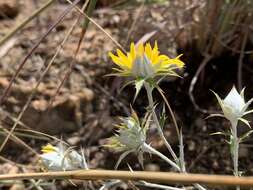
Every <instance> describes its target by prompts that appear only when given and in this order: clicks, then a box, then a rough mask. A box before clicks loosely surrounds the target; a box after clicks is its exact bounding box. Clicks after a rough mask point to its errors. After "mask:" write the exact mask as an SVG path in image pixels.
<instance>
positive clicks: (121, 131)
mask: <svg viewBox="0 0 253 190" xmlns="http://www.w3.org/2000/svg"><path fill="white" fill-rule="evenodd" d="M149 121H150V115H149V114H146V116H145V118H144V119H143V121H142V122H140V120H139V118H138V116H137V115H136V113H135V112H134V111H132V115H131V116H130V117H127V118H122V123H121V124H120V125H117V126H116V127H117V129H118V130H117V134H115V135H114V136H113V137H111V138H110V139H109V141H110V142H109V144H107V145H106V146H107V147H109V148H113V149H115V150H118V151H124V153H122V154H121V156H120V157H119V159H118V162H117V164H116V166H115V168H117V167H118V165H119V164H120V162H121V161H122V160H123V159H124V158H125V157H126V156H127V155H128V154H130V153H132V152H134V153H137V154H138V155H137V158H138V160H139V163H140V164H141V165H142V166H143V150H142V148H143V147H144V145H145V144H146V143H145V141H146V131H147V129H148V127H149Z"/></svg>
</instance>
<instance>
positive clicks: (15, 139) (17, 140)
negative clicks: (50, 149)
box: [0, 126, 38, 155]
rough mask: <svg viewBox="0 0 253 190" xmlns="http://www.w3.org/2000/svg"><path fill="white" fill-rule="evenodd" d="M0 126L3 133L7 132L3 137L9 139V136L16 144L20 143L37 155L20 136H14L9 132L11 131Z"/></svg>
mask: <svg viewBox="0 0 253 190" xmlns="http://www.w3.org/2000/svg"><path fill="white" fill-rule="evenodd" d="M0 128H2V129H3V131H4V132H5V134H7V136H6V138H5V139H7V137H8V139H9V138H12V139H13V141H15V142H16V143H17V144H20V145H22V146H24V147H25V148H26V149H27V150H29V151H31V152H32V153H34V154H35V155H38V153H37V152H36V151H35V150H34V149H33V148H32V147H30V146H29V145H28V144H26V143H25V142H24V141H22V140H21V139H20V138H18V137H16V136H15V135H13V134H12V133H11V131H9V130H7V129H5V128H3V127H1V126H0Z"/></svg>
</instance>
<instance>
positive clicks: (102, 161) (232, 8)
mask: <svg viewBox="0 0 253 190" xmlns="http://www.w3.org/2000/svg"><path fill="white" fill-rule="evenodd" d="M91 2H93V0H91V1H90V2H89V3H90V4H91ZM95 3H96V5H95V4H94V5H95V8H94V9H93V10H91V11H90V12H89V11H87V9H86V13H87V14H88V15H90V16H91V18H92V19H93V21H94V22H95V23H96V24H94V23H92V22H91V23H89V25H88V24H87V20H85V19H84V16H83V15H81V16H80V13H79V12H78V11H77V10H76V9H72V10H70V8H69V7H70V3H69V2H68V1H65V0H58V1H57V0H51V1H47V0H40V1H38V0H0V95H1V96H2V97H1V105H0V129H1V131H0V142H1V144H2V145H3V142H4V139H5V138H6V136H7V135H8V134H9V132H10V131H11V130H12V129H13V126H14V125H15V130H13V134H14V136H12V135H11V136H10V139H9V140H8V142H7V143H6V144H5V145H4V146H2V147H1V148H0V159H1V164H0V173H2V174H3V173H18V172H27V171H34V170H36V169H34V168H33V166H36V165H37V162H38V159H37V157H36V156H35V155H36V152H37V153H40V147H41V145H44V144H46V143H47V142H51V143H55V142H56V140H55V139H53V138H52V137H51V136H54V137H57V138H60V139H62V140H64V141H66V142H67V143H69V144H70V145H71V146H76V147H78V148H80V147H83V148H84V149H85V154H86V155H87V159H88V161H89V166H90V168H105V169H112V168H113V167H114V165H115V163H116V161H117V159H118V156H119V155H120V154H119V153H114V152H112V151H111V150H108V149H107V148H104V147H103V146H102V145H104V144H105V143H106V139H107V138H108V137H110V136H111V135H112V134H113V133H114V131H113V128H114V124H115V123H117V122H118V121H119V119H118V117H119V116H128V115H129V113H130V108H129V107H130V105H132V107H133V108H134V109H135V110H136V111H137V113H138V114H139V115H140V116H143V114H144V113H145V107H146V106H147V99H146V94H145V92H144V91H143V92H142V91H141V92H140V93H141V94H140V95H139V96H138V98H137V99H136V101H135V102H133V97H134V92H135V89H134V87H133V86H131V85H130V86H127V87H126V88H124V89H123V90H121V87H122V86H123V85H124V84H125V83H126V82H127V79H121V78H115V77H108V76H105V75H107V74H109V73H111V72H112V67H113V66H114V65H113V63H112V62H111V60H110V59H109V57H108V52H109V51H114V50H115V49H116V48H117V44H115V43H114V41H113V40H115V41H117V42H118V43H119V44H121V45H122V46H123V47H124V48H125V49H126V50H129V46H130V42H138V41H141V42H151V44H154V42H155V41H157V42H158V46H159V48H160V51H161V52H162V53H163V54H166V55H168V56H169V57H172V58H173V57H176V56H177V55H179V54H183V56H182V60H183V61H184V62H185V63H186V67H185V69H184V71H180V73H179V74H180V75H181V76H182V78H167V79H165V80H164V81H163V82H162V83H161V88H162V89H163V90H164V92H165V94H166V98H168V101H169V102H170V104H171V106H172V108H173V110H174V112H175V114H176V119H177V120H178V123H179V126H180V127H182V129H183V136H184V143H185V159H186V168H187V171H188V172H192V173H208V174H214V173H215V174H232V162H231V158H230V153H229V146H228V145H227V143H226V141H225V138H226V137H223V136H212V135H210V134H211V133H214V132H217V131H226V130H228V125H229V124H228V122H227V121H225V120H224V119H222V118H221V119H220V118H215V119H212V118H211V119H207V120H206V119H205V118H206V117H207V116H208V115H209V114H210V113H217V112H219V111H220V110H219V106H218V105H217V101H216V99H215V97H214V95H213V94H212V93H211V91H210V90H214V91H215V92H217V93H218V94H220V95H221V97H224V96H225V95H226V94H227V93H228V92H229V91H230V89H231V88H232V86H233V85H235V86H236V87H237V89H238V90H241V89H242V88H243V87H246V90H245V95H246V100H248V99H249V98H251V97H253V85H252V82H253V75H252V73H253V66H252V61H253V33H252V30H253V23H252V20H253V15H252V13H253V12H252V10H253V1H251V0H215V1H214V0H143V1H141V0H139V1H138V0H98V1H97V2H95ZM45 4H47V6H46V7H45V9H43V10H40V11H39V12H38V11H37V10H38V9H40V8H41V7H43V6H45ZM84 4H85V1H80V2H79V3H78V4H77V5H78V6H79V7H80V9H81V7H82V6H83V5H84ZM88 6H89V5H88ZM64 11H65V12H66V14H64ZM34 14H35V15H34ZM32 15H33V16H32ZM61 16H62V17H61ZM61 18H63V19H62V20H61ZM24 20H28V21H29V22H27V23H25V24H24ZM57 22H58V24H56V23H57ZM21 23H23V25H22V24H21ZM20 24H21V27H17V26H20ZM96 25H99V26H100V28H99V27H97V26H96ZM84 26H86V28H85V27H84ZM15 28H17V29H16V30H13V29H15ZM50 28H52V30H51V32H50V34H49V35H47V36H45V34H46V33H47V31H48V30H49V29H50ZM71 28H72V29H71ZM70 30H71V31H70ZM10 32H12V34H11V35H10V36H9V37H8V38H6V36H8V34H10ZM108 36H109V37H108ZM66 37H68V38H67V39H66ZM112 38H113V40H112ZM63 41H65V43H64V44H62V43H63ZM35 47H36V48H35ZM32 49H33V50H34V51H31V50H32ZM56 53H58V55H57V56H55V54H56ZM54 56H55V57H54ZM26 57H27V58H28V59H27V60H25V64H23V63H24V59H25V58H26ZM22 64H23V66H22V67H20V65H22ZM17 73H18V74H17ZM15 75H17V76H16V77H15V80H13V83H12V82H10V81H11V79H12V78H13V76H15ZM10 84H11V85H12V86H11V88H10V91H9V93H7V94H5V92H6V89H7V88H8V86H10ZM38 84H39V85H38ZM155 99H156V101H157V102H161V101H162V97H161V96H160V95H159V93H157V92H155ZM161 110H162V104H158V106H157V111H161ZM247 119H248V120H250V121H252V120H253V118H252V116H250V115H249V116H248V118H247ZM17 120H18V122H17ZM164 130H165V135H166V137H167V139H168V141H169V142H170V143H171V144H172V145H173V147H174V149H175V150H176V151H177V149H178V140H177V138H176V135H175V128H174V126H173V123H172V121H171V119H170V118H168V119H167V121H166V126H165V128H164ZM240 130H241V131H239V132H240V133H244V132H245V131H247V130H248V128H247V127H245V126H243V125H242V127H241V128H240ZM41 133H45V134H47V135H48V136H46V135H43V134H41ZM149 133H150V138H149V142H150V143H152V145H153V146H154V147H155V148H157V149H158V150H160V151H161V152H163V153H164V154H168V152H167V151H166V147H165V146H164V145H163V143H162V141H161V140H160V138H159V137H158V135H157V133H156V132H155V130H154V129H153V128H152V127H151V130H150V131H149ZM252 140H253V139H252V138H249V139H248V140H247V141H246V142H244V143H243V144H242V145H241V147H240V153H239V157H240V158H239V159H240V162H239V163H240V164H239V168H241V169H244V171H245V173H244V175H252V174H253V154H252ZM112 154H113V155H114V156H112ZM127 163H128V164H129V165H130V166H131V167H132V168H133V169H134V170H141V166H140V165H139V163H138V161H137V158H136V156H135V155H132V156H129V157H128V158H127V159H126V160H124V161H123V163H122V164H121V165H120V169H128V166H127ZM144 166H145V169H146V170H151V171H169V170H170V168H169V167H168V166H167V165H166V163H164V162H162V161H161V160H159V159H158V158H156V157H149V156H147V157H146V159H145V164H144ZM57 184H58V186H57V189H69V188H71V189H72V188H75V187H73V186H71V184H69V183H68V182H66V181H63V182H57ZM99 184H102V182H101V181H98V182H94V183H88V182H87V184H85V185H86V186H87V187H88V189H96V188H97V187H98V186H99ZM78 185H80V186H83V184H78ZM1 187H2V188H5V189H12V190H17V189H26V188H27V187H28V185H27V184H26V183H25V182H24V183H21V182H20V183H17V184H2V185H1ZM50 188H51V187H50ZM52 188H53V187H52ZM136 188H137V187H136ZM121 189H134V187H131V185H129V186H122V187H121ZM140 189H142V188H140Z"/></svg>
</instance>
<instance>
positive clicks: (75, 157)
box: [40, 144, 84, 171]
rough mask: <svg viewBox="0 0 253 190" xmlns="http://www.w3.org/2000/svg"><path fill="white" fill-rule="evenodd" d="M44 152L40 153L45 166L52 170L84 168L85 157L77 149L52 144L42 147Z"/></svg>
mask: <svg viewBox="0 0 253 190" xmlns="http://www.w3.org/2000/svg"><path fill="white" fill-rule="evenodd" d="M42 152H43V154H41V155H40V158H41V162H42V164H43V166H44V167H45V168H46V169H47V170H50V171H65V170H76V169H80V168H84V160H83V157H82V156H81V155H80V154H79V153H78V152H77V151H75V150H73V149H71V148H69V149H66V147H65V146H63V145H62V144H60V145H59V146H57V147H56V146H52V145H50V144H48V145H46V146H44V147H42Z"/></svg>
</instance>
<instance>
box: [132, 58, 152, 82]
mask: <svg viewBox="0 0 253 190" xmlns="http://www.w3.org/2000/svg"><path fill="white" fill-rule="evenodd" d="M132 73H133V75H134V76H136V77H144V78H152V77H153V76H154V75H155V69H154V68H153V65H152V64H151V62H150V60H149V59H148V58H147V56H146V55H144V56H143V57H137V58H136V59H135V61H134V64H133V68H132Z"/></svg>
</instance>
